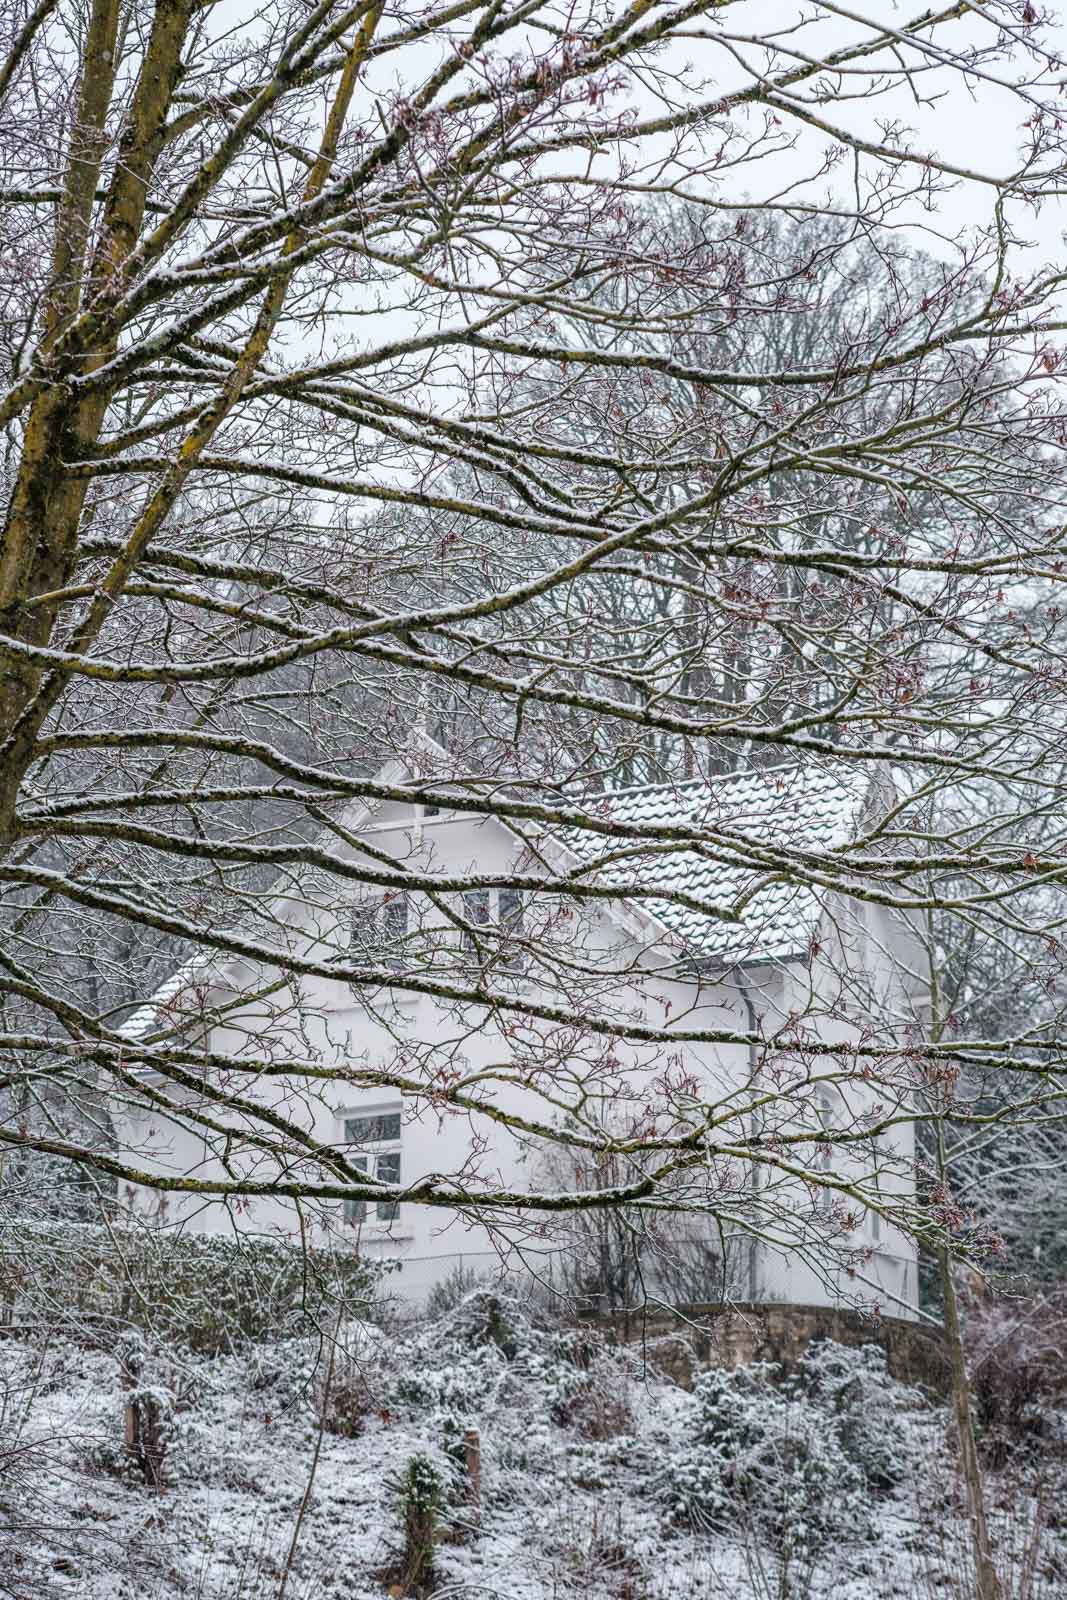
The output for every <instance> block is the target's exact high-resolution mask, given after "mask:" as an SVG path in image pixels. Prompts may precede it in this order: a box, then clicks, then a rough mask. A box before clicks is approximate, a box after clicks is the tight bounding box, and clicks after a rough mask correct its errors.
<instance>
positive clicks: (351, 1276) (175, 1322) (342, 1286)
mask: <svg viewBox="0 0 1067 1600" xmlns="http://www.w3.org/2000/svg"><path fill="white" fill-rule="evenodd" d="M381 1270H382V1269H381V1268H380V1267H379V1266H378V1265H377V1264H372V1263H368V1262H365V1261H362V1260H360V1259H359V1258H358V1257H356V1256H352V1255H348V1254H334V1253H332V1252H328V1251H308V1252H306V1253H305V1252H303V1251H302V1250H300V1249H298V1248H296V1247H295V1246H293V1245H289V1244H285V1243H283V1242H281V1241H276V1240H269V1239H250V1238H247V1237H243V1236H234V1237H232V1238H231V1237H223V1236H221V1235H219V1236H209V1235H203V1234H193V1233H174V1232H170V1231H165V1230H162V1229H148V1228H143V1229H140V1228H127V1227H123V1228H117V1227H116V1228H110V1229H109V1228H103V1227H100V1226H96V1225H93V1224H89V1223H70V1222H64V1223H62V1224H53V1223H41V1222H36V1223H27V1224H26V1225H25V1226H20V1227H13V1228H5V1229H3V1230H0V1280H2V1281H4V1282H5V1284H6V1285H7V1287H8V1294H9V1304H10V1306H11V1313H12V1315H13V1317H14V1320H16V1321H26V1322H32V1321H49V1320H54V1318H55V1316H56V1314H57V1312H58V1313H60V1314H61V1315H62V1316H63V1319H64V1320H65V1321H74V1320H78V1319H82V1320H83V1321H85V1322H87V1323H88V1324H89V1326H90V1327H91V1328H96V1329H97V1330H98V1331H99V1333H100V1336H101V1338H102V1340H104V1341H110V1339H111V1338H112V1337H113V1335H114V1332H115V1330H118V1329H124V1328H137V1329H140V1330H142V1331H143V1332H145V1333H146V1334H149V1335H151V1336H152V1337H153V1338H155V1339H156V1340H159V1341H161V1342H164V1343H167V1344H175V1345H182V1346H184V1347H185V1348H186V1349H189V1350H192V1351H194V1352H196V1353H199V1354H205V1355H218V1354H221V1353H223V1352H232V1351H235V1350H237V1349H239V1348H240V1347H241V1346H243V1345H246V1344H248V1343H249V1342H251V1341H255V1340H259V1339H265V1338H278V1337H284V1336H285V1335H286V1334H291V1333H296V1332H298V1331H300V1330H301V1329H302V1328H306V1327H309V1326H317V1325H320V1324H321V1323H322V1322H323V1321H325V1320H326V1319H327V1318H328V1316H329V1314H330V1311H331V1310H332V1309H334V1308H336V1307H337V1305H338V1304H342V1305H344V1306H347V1307H351V1308H353V1309H355V1308H356V1307H366V1305H367V1304H368V1303H369V1302H370V1301H371V1300H372V1299H373V1298H374V1297H375V1295H376V1294H377V1292H378V1287H379V1281H380V1277H381Z"/></svg>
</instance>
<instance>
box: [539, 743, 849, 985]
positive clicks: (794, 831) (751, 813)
mask: <svg viewBox="0 0 1067 1600" xmlns="http://www.w3.org/2000/svg"><path fill="white" fill-rule="evenodd" d="M869 789H870V779H869V777H868V775H867V774H865V773H863V772H859V771H856V770H855V769H854V768H849V767H846V766H844V765H843V764H841V763H824V764H816V763H814V762H808V761H805V762H798V763H795V764H791V765H789V766H774V767H766V768H759V769H751V768H750V769H748V770H746V771H743V772H737V773H730V774H727V775H724V776H723V777H716V778H713V779H711V780H710V781H708V780H704V779H692V780H690V781H688V782H683V783H667V784H650V785H646V786H643V787H641V788H636V789H621V790H618V791H617V792H615V793H613V794H608V795H603V796H598V798H597V801H596V804H595V806H594V805H589V806H588V809H589V810H591V811H594V812H595V814H596V815H597V816H600V817H602V818H605V819H607V820H610V821H611V822H612V823H614V824H616V825H619V826H621V827H624V828H625V827H642V826H654V827H656V828H667V829H670V828H672V827H676V828H685V829H687V830H691V829H693V828H694V827H697V828H702V829H703V828H706V829H707V834H708V844H707V847H706V848H707V849H708V851H709V854H703V853H701V852H699V851H696V850H694V849H693V848H692V847H691V846H687V845H685V844H679V846H678V848H677V850H667V851H666V852H663V850H662V846H657V847H656V848H655V853H654V854H649V855H646V856H645V857H644V859H643V861H642V857H641V854H640V852H641V844H640V841H639V840H635V841H634V849H635V851H637V852H638V854H637V855H636V856H635V857H634V859H633V860H631V861H627V860H625V859H623V860H621V861H617V862H614V863H613V864H612V865H610V866H607V867H604V868H600V869H597V870H596V871H595V872H594V874H593V876H594V877H595V879H596V881H598V882H601V883H612V882H616V883H619V884H622V883H625V882H626V881H629V882H631V883H632V882H633V880H634V875H635V866H636V869H637V872H638V874H639V875H642V876H644V877H645V878H646V879H647V880H651V881H654V882H655V883H656V884H663V885H664V886H665V887H669V888H672V889H678V890H683V891H685V892H686V893H687V894H688V895H691V896H695V897H698V898H699V899H701V900H703V901H705V902H707V903H708V904H709V905H710V906H714V907H718V908H721V909H723V910H728V909H729V908H730V907H731V906H732V905H733V904H734V903H735V902H736V901H737V899H738V897H739V896H741V895H742V894H744V893H745V892H746V891H748V890H750V889H752V888H753V887H754V886H756V885H757V884H761V883H762V887H760V888H758V889H757V890H756V893H755V894H754V895H753V896H752V898H751V900H749V901H748V902H747V903H746V905H745V907H744V910H743V913H742V916H741V920H740V921H739V922H737V921H723V920H721V919H720V918H717V917H714V916H711V915H702V914H701V913H700V912H699V911H695V910H691V909H690V908H688V907H686V906H680V905H677V904H675V903H673V902H672V901H670V900H657V899H647V900H641V901H640V902H639V903H640V906H641V909H642V910H643V911H645V912H646V913H647V914H650V915H652V916H654V917H655V919H656V920H657V922H659V923H661V924H662V925H663V927H664V928H665V929H666V930H667V931H668V932H669V933H670V934H673V935H674V937H675V938H676V939H677V940H679V941H681V943H682V944H683V946H684V947H685V950H686V952H687V953H688V954H689V955H691V956H693V957H694V958H695V959H698V960H711V961H714V962H717V963H719V962H721V963H727V964H733V963H744V962H756V961H782V960H785V959H787V958H788V957H790V956H795V955H799V954H801V953H803V952H804V951H806V949H807V948H808V946H809V944H810V941H811V939H812V937H813V935H814V934H815V931H816V928H817V926H818V923H819V919H820V917H821V915H822V910H823V907H822V903H821V900H820V897H819V895H818V894H816V893H815V892H814V891H813V890H812V889H810V888H809V887H807V886H805V885H804V884H800V883H795V882H790V881H789V880H788V878H785V879H778V880H776V881H769V882H763V880H765V879H768V878H770V877H771V875H772V874H773V873H774V872H775V870H776V867H778V869H779V870H780V868H781V862H780V852H783V851H784V852H788V851H790V850H805V851H807V850H813V849H814V850H820V851H821V850H830V849H833V848H835V847H837V846H840V845H844V844H847V843H848V842H849V841H850V840H851V839H853V838H855V836H856V833H857V831H858V828H859V824H860V818H861V814H862V812H863V808H864V805H865V804H866V800H867V795H868V793H869ZM561 838H562V842H563V843H564V845H565V846H566V848H567V850H568V851H569V852H570V853H571V855H572V856H574V857H575V859H576V860H577V861H578V862H579V863H589V864H590V865H592V864H593V863H594V862H596V861H597V860H598V859H600V858H602V857H603V856H605V855H607V854H609V853H611V854H615V853H616V852H617V851H618V850H619V848H620V846H621V847H623V848H625V841H624V840H619V839H614V840H613V839H605V838H604V837H603V836H602V835H597V834H592V833H588V832H586V831H584V830H582V829H577V828H576V829H568V830H567V832H566V833H564V834H563V835H562V836H561ZM731 839H736V840H737V842H738V855H739V856H740V858H741V859H740V861H738V860H737V858H735V859H734V861H731V860H730V859H729V856H730V844H729V841H730V840H731ZM753 847H755V849H753ZM754 853H755V854H756V855H757V856H762V857H763V859H764V862H765V864H761V865H758V866H757V865H754V864H753V860H752V856H753V854H754ZM715 857H719V858H720V859H715ZM723 857H726V859H722V858H723Z"/></svg>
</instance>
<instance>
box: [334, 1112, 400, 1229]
mask: <svg viewBox="0 0 1067 1600" xmlns="http://www.w3.org/2000/svg"><path fill="white" fill-rule="evenodd" d="M345 1143H346V1144H347V1145H353V1146H355V1153H353V1154H351V1155H350V1156H349V1160H350V1161H351V1163H352V1165H353V1166H354V1167H355V1168H356V1169H357V1170H358V1171H360V1172H366V1173H367V1174H368V1175H370V1176H373V1177H375V1178H377V1179H378V1180H379V1182H381V1183H399V1182H400V1112H399V1111H376V1112H373V1113H371V1114H369V1115H367V1116H364V1117H346V1118H345ZM372 1205H373V1207H374V1217H375V1220H376V1221H378V1222H395V1221H396V1219H397V1217H398V1216H399V1215H400V1205H399V1202H398V1201H396V1200H391V1199H390V1200H377V1201H368V1200H346V1201H345V1212H344V1216H345V1221H346V1222H347V1223H350V1224H352V1225H355V1224H357V1223H360V1222H366V1221H367V1220H368V1219H369V1217H370V1213H371V1206H372Z"/></svg>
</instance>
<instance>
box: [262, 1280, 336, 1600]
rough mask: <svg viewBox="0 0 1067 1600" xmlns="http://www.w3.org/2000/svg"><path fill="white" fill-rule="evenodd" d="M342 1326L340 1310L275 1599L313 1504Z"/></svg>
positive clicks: (281, 1598) (280, 1592)
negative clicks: (311, 1446) (291, 1535)
mask: <svg viewBox="0 0 1067 1600" xmlns="http://www.w3.org/2000/svg"><path fill="white" fill-rule="evenodd" d="M340 1328H341V1314H340V1312H338V1314H337V1320H336V1322H335V1323H334V1329H333V1335H332V1337H331V1339H330V1360H329V1363H328V1365H327V1368H326V1381H325V1383H324V1385H323V1393H322V1406H321V1410H320V1414H319V1427H318V1432H317V1433H316V1435H315V1448H314V1450H313V1451H312V1454H311V1465H310V1467H309V1468H308V1476H307V1483H306V1484H305V1485H304V1493H303V1494H302V1495H301V1497H300V1507H299V1509H298V1511H297V1513H296V1521H295V1523H294V1524H293V1537H292V1538H291V1539H290V1541H289V1549H288V1550H287V1552H286V1556H285V1565H284V1566H283V1567H282V1575H281V1578H280V1579H279V1581H278V1592H277V1594H276V1595H275V1600H285V1591H286V1589H287V1588H288V1586H289V1575H290V1573H291V1572H292V1570H293V1562H294V1560H295V1559H296V1550H297V1545H298V1544H299V1543H300V1530H301V1529H302V1528H303V1526H304V1518H305V1516H306V1515H307V1508H308V1506H309V1505H310V1504H311V1494H312V1490H313V1489H314V1487H315V1474H316V1473H317V1471H318V1469H319V1456H320V1455H321V1454H322V1439H323V1435H324V1433H325V1432H326V1418H327V1415H328V1412H329V1405H330V1390H331V1388H332V1387H333V1370H334V1363H335V1360H336V1356H337V1336H338V1333H339V1332H340Z"/></svg>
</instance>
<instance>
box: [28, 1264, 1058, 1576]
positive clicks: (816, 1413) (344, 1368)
mask: <svg viewBox="0 0 1067 1600" xmlns="http://www.w3.org/2000/svg"><path fill="white" fill-rule="evenodd" d="M334 1352H335V1353H334V1357H333V1361H332V1364H331V1361H330V1341H328V1340H327V1341H319V1342H316V1341H314V1340H297V1339H292V1340H287V1341H284V1342H281V1343H277V1344H270V1345H259V1346H256V1347H253V1348H251V1349H250V1350H248V1351H247V1352H246V1353H244V1354H243V1355H241V1356H239V1357H238V1356H229V1357H221V1358H216V1359H213V1360H211V1359H206V1358H195V1359H194V1358H190V1357H187V1356H185V1357H181V1358H180V1359H179V1357H178V1356H177V1355H175V1354H173V1353H172V1354H170V1355H164V1356H159V1355H158V1353H157V1355H156V1356H155V1357H154V1358H153V1363H154V1364H152V1363H150V1366H149V1367H146V1374H145V1375H146V1380H147V1379H150V1380H151V1382H152V1383H154V1384H155V1385H156V1388H157V1390H158V1392H159V1393H161V1394H164V1393H166V1394H169V1395H170V1396H171V1398H172V1400H173V1403H174V1407H175V1412H174V1418H173V1422H172V1423H171V1424H168V1426H169V1427H170V1430H171V1432H172V1437H171V1439H170V1442H169V1444H168V1449H167V1455H166V1461H165V1477H166V1487H165V1490H164V1492H163V1493H162V1494H158V1493H156V1492H154V1491H152V1490H150V1489H148V1488H147V1487H146V1486H145V1484H144V1482H143V1480H142V1479H141V1478H140V1477H139V1475H138V1474H137V1473H136V1471H135V1470H131V1469H130V1467H129V1465H128V1462H127V1457H126V1451H125V1447H124V1441H123V1407H124V1403H125V1400H126V1391H125V1390H124V1388H123V1385H122V1380H121V1375H120V1369H119V1362H118V1360H117V1358H116V1355H115V1354H114V1353H112V1352H103V1351H100V1350H92V1349H87V1348H84V1347H81V1346H79V1345H78V1344H75V1343H73V1342H69V1341H65V1340H53V1341H51V1342H45V1343H36V1342H33V1341H31V1340H28V1339H27V1338H25V1337H22V1338H18V1339H16V1338H12V1337H8V1338H6V1339H3V1340H0V1372H2V1378H0V1397H2V1396H3V1395H6V1400H5V1401H4V1402H3V1404H4V1410H3V1414H2V1415H0V1426H2V1430H3V1438H2V1442H0V1467H2V1468H4V1469H6V1472H5V1487H3V1488H2V1489H0V1556H2V1569H0V1594H5V1593H10V1594H13V1595H16V1596H20V1597H21V1596H23V1595H25V1596H39V1595H42V1594H49V1595H57V1596H58V1595H64V1596H77V1597H79V1600H126V1597H129V1600H154V1597H159V1600H164V1597H165V1600H172V1597H173V1600H177V1597H178V1596H195V1597H204V1600H268V1597H269V1600H281V1597H282V1596H284V1600H311V1597H315V1600H383V1596H386V1595H389V1594H390V1593H393V1594H399V1593H401V1592H403V1590H402V1588H401V1587H399V1586H398V1583H399V1577H400V1573H401V1570H402V1565H403V1554H404V1535H403V1521H402V1508H401V1503H400V1490H399V1487H398V1486H399V1481H400V1479H401V1477H402V1475H403V1474H404V1472H405V1471H406V1470H407V1468H408V1466H409V1463H410V1462H411V1460H412V1458H413V1457H419V1458H421V1460H422V1463H423V1466H424V1467H425V1468H427V1470H428V1471H429V1473H430V1479H431V1481H432V1479H433V1475H434V1473H435V1472H436V1474H437V1478H438V1480H439V1482H440V1485H441V1490H440V1497H441V1509H440V1515H439V1522H440V1527H439V1533H438V1540H437V1543H436V1546H435V1551H434V1562H433V1593H434V1594H435V1596H437V1597H438V1600H441V1597H455V1600H459V1597H469V1600H570V1597H572V1596H573V1597H579V1596H588V1597H594V1600H595V1597H600V1596H603V1597H604V1600H613V1597H614V1600H702V1597H709V1600H710V1597H713V1596H714V1597H723V1600H725V1597H731V1600H733V1597H739V1600H771V1597H775V1600H785V1597H786V1596H790V1597H794V1596H796V1597H799V1596H826V1597H829V1596H833V1600H872V1597H878V1600H880V1597H882V1596H897V1595H899V1596H902V1597H906V1600H911V1597H914V1600H920V1597H921V1600H932V1597H933V1596H935V1595H957V1594H960V1595H962V1594H966V1593H967V1592H968V1591H967V1589H966V1586H965V1585H966V1573H967V1545H966V1540H965V1528H964V1523H963V1520H962V1517H961V1514H960V1506H959V1501H958V1493H957V1489H956V1486H955V1482H954V1477H953V1473H952V1469H951V1465H950V1459H949V1455H948V1452H947V1449H946V1438H947V1419H946V1416H945V1413H944V1412H943V1411H940V1410H938V1409H936V1408H933V1407H931V1406H929V1405H927V1404H925V1403H923V1402H922V1400H921V1398H920V1397H919V1396H917V1395H916V1394H914V1393H913V1392H911V1391H909V1390H906V1389H903V1388H902V1387H900V1386H899V1385H896V1384H893V1383H892V1381H891V1380H890V1379H888V1377H887V1376H886V1374H885V1371H884V1366H883V1365H882V1362H881V1355H880V1352H878V1351H876V1350H875V1349H874V1348H873V1347H872V1348H871V1351H870V1352H869V1353H867V1354H865V1353H862V1352H861V1353H855V1352H852V1353H850V1352H843V1351H840V1350H838V1348H837V1347H824V1350H823V1352H822V1354H821V1355H817V1356H815V1357H813V1359H812V1361H811V1363H809V1368H808V1371H807V1374H806V1377H805V1378H804V1379H803V1380H802V1381H800V1382H798V1383H796V1384H794V1385H793V1386H791V1387H787V1388H786V1389H785V1390H783V1389H781V1388H780V1387H775V1386H774V1385H772V1384H771V1383H770V1382H769V1379H768V1375H767V1374H764V1373H761V1372H759V1371H756V1372H750V1373H748V1374H743V1375H739V1376H737V1377H728V1376H726V1375H722V1374H710V1375H708V1376H707V1377H706V1378H703V1379H702V1380H701V1381H700V1382H699V1383H698V1384H697V1386H696V1390H695V1392H694V1393H689V1392H686V1391H685V1390H683V1389H681V1388H679V1387H678V1386H677V1385H676V1384H674V1383H673V1382H671V1381H670V1380H669V1379H668V1378H666V1377H664V1376H663V1375H662V1374H660V1373H658V1372H657V1371H656V1369H655V1366H654V1364H653V1362H652V1361H651V1360H647V1359H644V1358H642V1356H641V1354H640V1353H639V1352H624V1353H620V1352H615V1351H611V1350H608V1349H605V1348H604V1347H603V1346H600V1345H597V1344H596V1342H595V1341H594V1340H592V1339H591V1338H590V1337H589V1336H588V1335H585V1334H576V1333H574V1332H566V1331H562V1330H560V1329H553V1328H551V1327H547V1326H544V1327H537V1326H534V1325H533V1324H532V1323H531V1322H530V1321H529V1320H528V1318H527V1317H526V1316H525V1315H524V1314H523V1313H522V1312H521V1311H520V1310H519V1309H518V1308H517V1307H515V1306H514V1305H510V1304H508V1303H507V1302H505V1303H504V1304H503V1305H502V1306H501V1305H500V1303H499V1302H495V1301H492V1300H490V1299H488V1298H487V1297H486V1296H484V1295H480V1296H474V1297H472V1298H471V1299H468V1300H467V1301H466V1302H464V1304H463V1305H461V1306H460V1307H458V1308H457V1309H456V1310H455V1311H453V1312H451V1313H449V1314H448V1315H447V1316H446V1317H444V1318H443V1319H441V1320H439V1321H438V1322H436V1323H434V1324H432V1325H422V1326H411V1327H408V1328H406V1329H405V1328H390V1329H388V1330H383V1329H380V1328H377V1327H374V1326H371V1325H365V1324H363V1325H350V1326H348V1327H346V1328H345V1329H344V1330H342V1333H341V1336H340V1339H339V1340H338V1341H334ZM652 1354H653V1355H654V1352H652ZM324 1416H325V1418H326V1421H327V1423H328V1426H325V1427H324V1426H322V1421H323V1417H324ZM471 1429H476V1430H477V1432H478V1435H479V1442H480V1449H481V1505H480V1512H479V1513H478V1514H477V1515H475V1513H474V1512H473V1511H472V1509H471V1505H470V1494H471V1491H470V1488H469V1477H468V1476H466V1475H465V1471H464V1468H463V1466H462V1463H463V1462H464V1460H465V1456H464V1450H465V1445H464V1440H465V1436H466V1435H467V1434H468V1432H469V1430H471ZM309 1482H310V1489H309ZM998 1493H999V1500H1000V1508H999V1515H1000V1518H1001V1521H1002V1523H1003V1524H1004V1525H1007V1524H1008V1523H1011V1524H1012V1525H1013V1528H1014V1530H1015V1531H1014V1533H1013V1537H1012V1546H1013V1552H1014V1553H1013V1554H1012V1556H1011V1559H1010V1562H1009V1565H1010V1566H1011V1569H1012V1573H1013V1574H1016V1575H1018V1574H1019V1573H1021V1572H1022V1567H1023V1563H1024V1561H1025V1541H1026V1536H1027V1532H1028V1529H1029V1527H1030V1526H1031V1525H1032V1522H1033V1509H1034V1508H1033V1505H1032V1504H1031V1503H1028V1502H1026V1501H1025V1498H1020V1496H1019V1495H1018V1493H1015V1492H1013V1493H1014V1498H1011V1497H1008V1496H1007V1494H1006V1492H1005V1491H1004V1490H1003V1486H1001V1488H1000V1490H999V1491H998ZM305 1500H306V1505H305V1508H304V1515H303V1518H302V1520H301V1516H300V1513H301V1506H302V1504H304V1502H305ZM1044 1521H1045V1526H1044V1530H1043V1534H1042V1541H1043V1542H1042V1548H1041V1551H1040V1553H1039V1556H1038V1559H1037V1561H1036V1563H1035V1577H1034V1584H1033V1588H1032V1591H1031V1596H1030V1600H1051V1597H1053V1596H1062V1595H1067V1546H1065V1544H1064V1542H1063V1541H1064V1533H1063V1532H1062V1530H1060V1529H1059V1528H1057V1527H1056V1526H1055V1515H1047V1514H1044ZM298 1522H299V1523H300V1526H299V1537H298V1539H297V1542H296V1549H295V1552H294V1553H293V1556H292V1560H291V1563H290V1566H291V1570H290V1571H289V1573H288V1577H287V1578H285V1580H284V1588H283V1574H284V1573H285V1570H286V1564H287V1560H288V1557H289V1552H290V1549H291V1547H292V1545H293V1540H294V1530H295V1529H296V1527H297V1524H298ZM475 1523H477V1526H475V1525H474V1524H475ZM961 1584H962V1585H963V1586H962V1587H961ZM1012 1585H1013V1591H1014V1588H1015V1579H1014V1577H1012Z"/></svg>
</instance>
